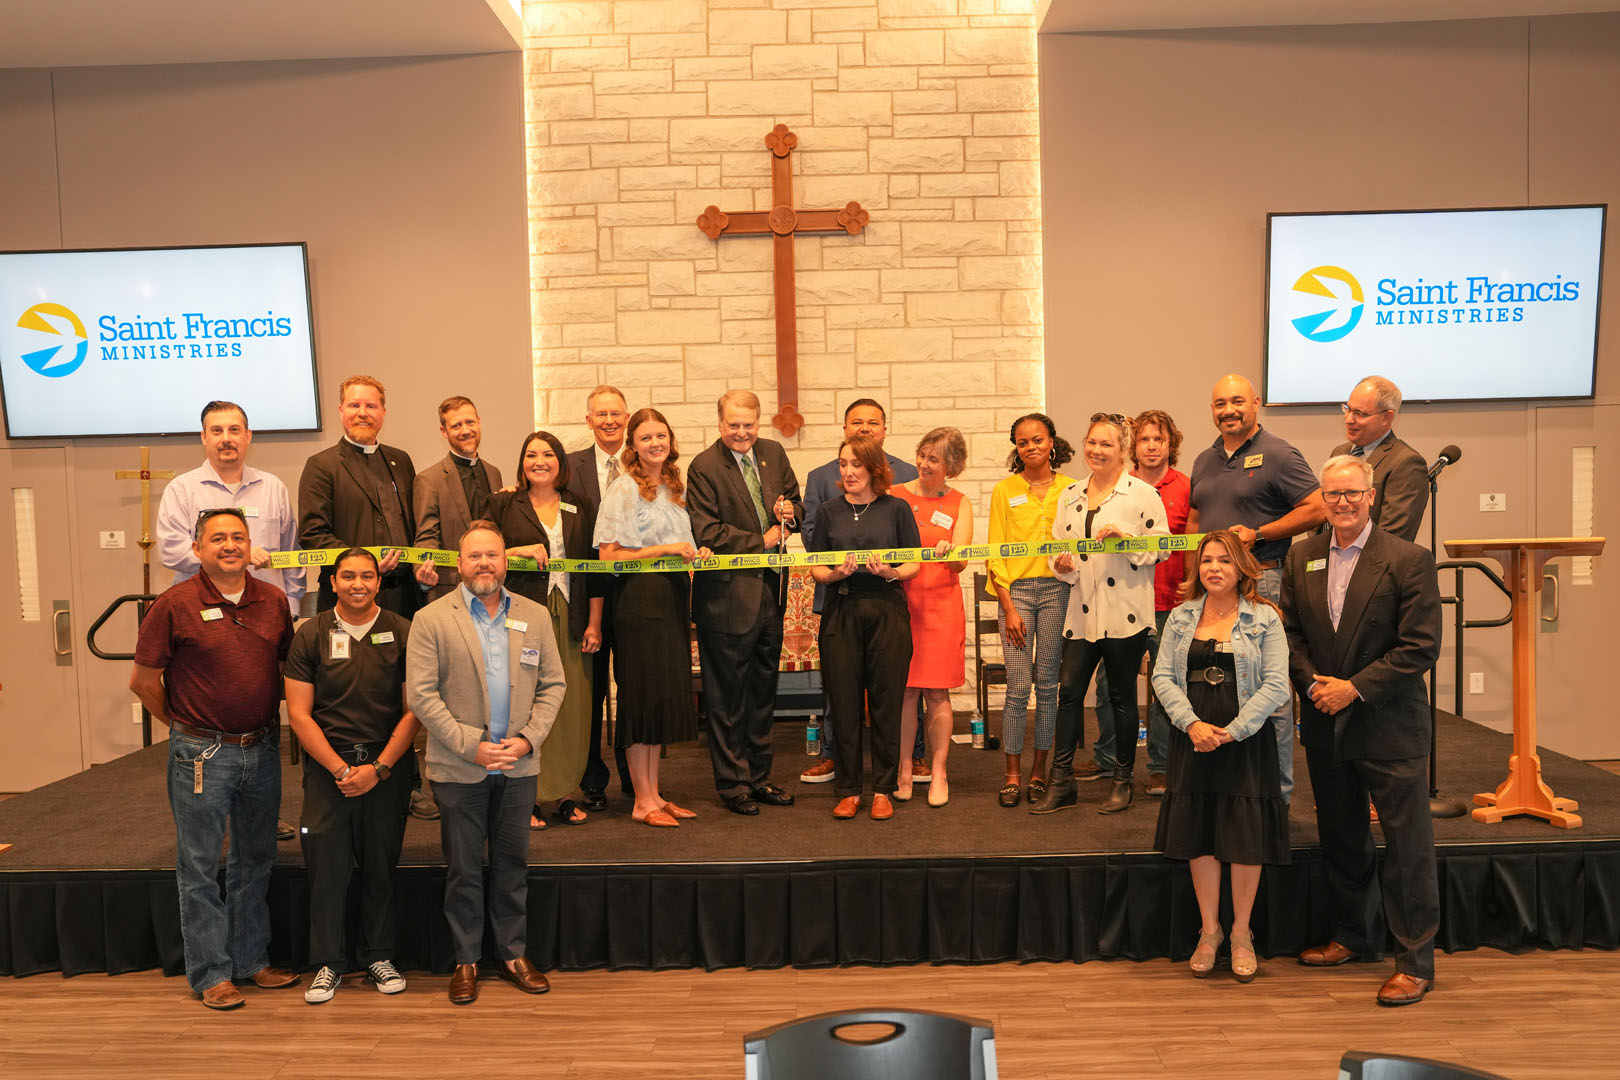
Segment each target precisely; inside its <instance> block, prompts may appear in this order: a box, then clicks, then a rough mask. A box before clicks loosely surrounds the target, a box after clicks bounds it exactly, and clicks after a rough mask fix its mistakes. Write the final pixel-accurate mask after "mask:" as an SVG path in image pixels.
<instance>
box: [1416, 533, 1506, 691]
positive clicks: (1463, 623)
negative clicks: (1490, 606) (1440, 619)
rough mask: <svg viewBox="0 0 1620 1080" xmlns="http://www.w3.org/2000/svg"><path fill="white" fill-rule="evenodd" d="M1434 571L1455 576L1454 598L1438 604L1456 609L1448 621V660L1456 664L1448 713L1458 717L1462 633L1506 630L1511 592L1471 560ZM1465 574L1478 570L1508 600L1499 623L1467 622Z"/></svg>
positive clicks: (1496, 576)
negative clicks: (1450, 637)
mask: <svg viewBox="0 0 1620 1080" xmlns="http://www.w3.org/2000/svg"><path fill="white" fill-rule="evenodd" d="M1434 568H1435V571H1436V572H1437V573H1438V572H1439V571H1441V570H1455V571H1456V572H1457V576H1456V578H1455V582H1456V584H1455V585H1454V589H1455V591H1456V595H1454V596H1442V597H1441V598H1440V602H1441V603H1442V604H1453V605H1455V606H1456V608H1457V612H1456V617H1455V618H1454V619H1453V620H1452V626H1453V631H1452V633H1453V637H1454V639H1455V643H1456V647H1455V652H1454V654H1453V657H1452V659H1453V661H1454V662H1455V664H1456V670H1455V672H1454V673H1453V678H1452V696H1453V699H1454V701H1453V704H1454V705H1455V708H1453V709H1452V710H1451V711H1452V712H1453V713H1455V714H1456V715H1458V716H1461V715H1462V714H1463V631H1464V630H1477V629H1484V628H1486V627H1491V626H1507V625H1509V624H1510V623H1512V622H1513V590H1511V589H1509V588H1508V587H1507V582H1505V581H1503V580H1502V578H1501V575H1499V574H1498V573H1497V572H1496V571H1495V570H1493V569H1492V568H1491V567H1490V565H1489V564H1487V563H1482V562H1476V561H1475V560H1473V559H1447V560H1446V561H1444V562H1438V563H1435V564H1434ZM1465 570H1478V571H1479V572H1480V573H1482V574H1484V575H1485V577H1486V578H1487V579H1489V580H1490V582H1491V584H1493V585H1495V586H1496V587H1497V589H1499V590H1500V591H1501V593H1502V595H1503V596H1505V597H1507V598H1508V611H1507V614H1506V615H1503V616H1502V617H1501V618H1499V619H1469V618H1466V617H1465V613H1464V603H1463V582H1464V580H1465V575H1464V574H1463V571H1465Z"/></svg>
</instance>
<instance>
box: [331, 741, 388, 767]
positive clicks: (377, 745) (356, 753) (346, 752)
mask: <svg viewBox="0 0 1620 1080" xmlns="http://www.w3.org/2000/svg"><path fill="white" fill-rule="evenodd" d="M328 742H329V744H330V745H331V747H332V753H334V754H336V755H337V756H338V757H340V758H342V759H343V760H344V761H346V762H348V763H349V764H350V765H374V764H376V762H377V755H378V754H381V753H382V752H383V748H384V747H386V746H387V745H388V743H387V742H372V743H347V744H345V745H342V746H340V745H338V744H336V743H331V742H330V740H328Z"/></svg>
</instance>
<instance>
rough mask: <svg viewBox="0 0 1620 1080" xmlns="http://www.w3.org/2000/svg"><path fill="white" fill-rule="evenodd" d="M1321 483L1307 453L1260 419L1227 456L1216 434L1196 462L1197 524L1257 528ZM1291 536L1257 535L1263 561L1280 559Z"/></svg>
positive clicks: (1256, 551)
mask: <svg viewBox="0 0 1620 1080" xmlns="http://www.w3.org/2000/svg"><path fill="white" fill-rule="evenodd" d="M1317 486H1318V485H1317V480H1316V474H1315V473H1313V472H1312V471H1311V467H1310V466H1309V465H1307V464H1306V463H1305V455H1304V454H1301V453H1300V452H1299V451H1298V450H1296V449H1294V447H1293V444H1291V443H1289V442H1287V441H1286V440H1284V439H1281V438H1279V437H1278V436H1276V435H1273V434H1271V432H1269V431H1267V430H1266V429H1265V428H1264V427H1263V426H1260V425H1256V426H1255V429H1254V434H1253V435H1250V436H1249V438H1248V441H1247V442H1245V443H1244V444H1243V445H1242V446H1240V447H1238V448H1237V452H1236V453H1234V454H1233V455H1232V456H1231V457H1227V456H1226V444H1225V442H1224V441H1223V440H1222V439H1221V438H1220V436H1216V438H1215V442H1214V443H1213V444H1212V445H1211V446H1210V447H1209V449H1207V450H1205V451H1204V452H1203V453H1201V454H1199V455H1198V460H1197V461H1195V462H1193V467H1192V507H1193V509H1194V510H1197V511H1198V530H1199V531H1200V532H1209V531H1210V530H1212V529H1229V528H1231V527H1232V526H1233V525H1247V526H1248V527H1249V528H1251V529H1257V528H1259V527H1260V526H1261V525H1264V524H1266V523H1267V522H1269V521H1276V520H1277V519H1278V518H1280V517H1283V516H1284V515H1286V514H1287V513H1288V512H1289V511H1290V510H1292V509H1293V508H1294V507H1295V506H1297V505H1299V500H1301V499H1303V498H1304V497H1305V496H1306V495H1309V494H1310V493H1311V492H1313V491H1315V490H1316V488H1317ZM1292 542H1293V540H1292V538H1290V537H1283V538H1282V539H1280V540H1256V541H1255V542H1254V547H1253V549H1252V550H1253V552H1254V557H1255V559H1256V560H1258V561H1259V562H1263V563H1268V562H1279V561H1281V559H1282V558H1283V556H1285V555H1287V554H1288V546H1289V544H1291V543H1292Z"/></svg>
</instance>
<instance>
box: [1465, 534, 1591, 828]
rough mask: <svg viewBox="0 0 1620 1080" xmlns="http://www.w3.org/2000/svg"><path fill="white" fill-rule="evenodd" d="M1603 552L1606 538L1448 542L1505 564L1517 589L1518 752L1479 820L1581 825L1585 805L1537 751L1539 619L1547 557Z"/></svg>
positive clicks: (1484, 799) (1478, 803)
mask: <svg viewBox="0 0 1620 1080" xmlns="http://www.w3.org/2000/svg"><path fill="white" fill-rule="evenodd" d="M1602 552H1603V537H1601V536H1561V537H1545V536H1544V537H1530V538H1515V539H1503V540H1447V541H1446V554H1448V555H1450V556H1451V557H1452V558H1462V557H1467V558H1488V559H1495V560H1496V561H1497V562H1499V563H1501V564H1502V571H1503V572H1502V576H1503V578H1504V579H1505V580H1506V581H1507V583H1508V587H1509V588H1511V589H1512V590H1513V755H1512V756H1511V757H1509V758H1508V776H1507V779H1506V780H1504V781H1502V783H1501V786H1499V787H1498V788H1497V789H1496V790H1495V791H1487V792H1483V793H1481V794H1479V795H1475V796H1474V804H1475V810H1474V812H1473V817H1474V820H1475V821H1486V822H1494V821H1501V820H1502V819H1503V818H1505V817H1512V816H1513V815H1515V814H1530V815H1532V816H1533V817H1538V818H1544V819H1546V820H1547V821H1550V822H1552V823H1553V824H1554V825H1557V826H1558V827H1559V828H1561V829H1578V828H1580V827H1581V816H1580V815H1579V814H1577V813H1575V811H1576V810H1579V809H1580V804H1579V803H1577V802H1576V801H1575V800H1574V799H1560V798H1559V797H1558V796H1556V795H1554V794H1553V793H1552V789H1551V788H1549V787H1548V786H1547V785H1546V784H1545V783H1544V782H1543V781H1542V779H1541V756H1540V755H1539V754H1538V753H1537V752H1536V629H1537V624H1536V619H1537V617H1538V615H1539V614H1540V612H1541V568H1542V567H1543V566H1545V565H1546V564H1547V560H1548V559H1556V558H1558V557H1559V556H1560V555H1599V554H1602Z"/></svg>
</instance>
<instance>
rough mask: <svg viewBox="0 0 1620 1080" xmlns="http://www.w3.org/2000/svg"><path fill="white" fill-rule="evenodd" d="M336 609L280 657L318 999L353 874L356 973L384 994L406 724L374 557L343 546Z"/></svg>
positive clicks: (329, 985) (395, 625) (394, 639)
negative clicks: (297, 752)
mask: <svg viewBox="0 0 1620 1080" xmlns="http://www.w3.org/2000/svg"><path fill="white" fill-rule="evenodd" d="M332 569H333V574H332V582H333V586H334V591H335V593H336V597H337V606H336V607H335V608H332V609H329V610H327V611H323V612H321V613H320V614H319V615H317V616H315V618H313V619H309V620H306V621H305V622H304V624H303V625H302V626H300V627H299V628H298V632H297V634H296V635H295V636H294V637H293V643H292V648H291V651H290V652H289V653H288V655H287V664H286V668H285V672H286V688H287V717H288V719H289V720H290V721H291V722H292V729H293V733H294V734H295V735H297V736H298V741H299V743H300V744H301V745H302V746H303V748H304V811H303V819H302V828H301V829H300V830H299V832H300V835H301V836H302V838H303V844H304V863H305V865H306V866H307V867H308V869H309V955H310V958H311V959H312V960H313V961H314V962H315V963H316V964H317V965H319V969H318V970H317V971H316V973H315V978H314V980H313V981H312V982H311V983H310V987H309V989H308V991H306V992H305V994H304V1000H306V1001H308V1002H309V1003H310V1004H319V1003H320V1002H323V1001H329V1000H330V999H331V997H332V995H333V994H334V993H335V992H336V990H337V987H338V983H339V981H340V980H341V977H342V973H343V971H344V969H345V966H346V965H345V961H346V960H347V958H348V956H349V950H348V949H347V948H346V947H345V945H344V933H343V930H344V913H345V909H346V907H347V904H346V900H347V897H348V893H349V878H350V875H351V872H352V868H353V867H354V866H355V865H358V866H359V868H360V928H361V929H360V941H359V943H358V944H359V948H358V949H357V950H356V953H357V955H358V958H359V961H360V964H361V966H362V967H363V968H365V977H366V979H367V980H368V981H370V982H371V983H372V984H373V985H375V986H376V987H377V989H378V990H379V991H381V992H382V993H385V994H394V993H398V992H399V991H401V990H403V989H405V980H404V979H403V978H402V977H401V976H400V974H399V972H398V971H397V970H395V968H394V965H393V957H394V938H395V926H396V920H395V914H394V871H395V869H396V868H397V867H398V866H399V851H400V845H401V843H402V842H403V840H404V838H405V814H406V810H407V808H408V806H409V803H410V794H411V781H412V780H413V779H414V777H415V774H416V755H414V754H413V753H411V742H412V740H413V739H414V738H415V737H416V731H417V721H416V717H415V716H413V715H412V714H411V712H410V710H409V709H407V708H406V707H405V647H406V642H407V640H408V639H409V636H410V629H411V623H410V620H409V619H407V618H405V617H404V616H402V615H397V614H395V613H394V612H392V611H386V610H384V609H382V608H380V607H378V606H377V590H378V584H379V579H380V575H379V573H378V570H377V559H376V557H375V556H373V555H372V554H371V552H369V551H367V550H365V549H364V548H350V549H349V550H348V551H345V552H344V553H343V554H342V555H341V556H339V557H338V561H337V564H336V565H335V566H334V567H333V568H332Z"/></svg>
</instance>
